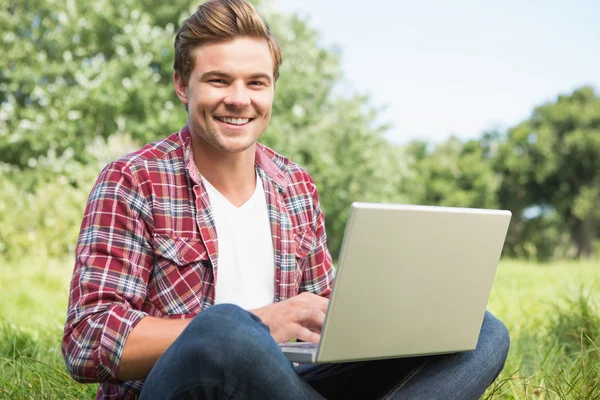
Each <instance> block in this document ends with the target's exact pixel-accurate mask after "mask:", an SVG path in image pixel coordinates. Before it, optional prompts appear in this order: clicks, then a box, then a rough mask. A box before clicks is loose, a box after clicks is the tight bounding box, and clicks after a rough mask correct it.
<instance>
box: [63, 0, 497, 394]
mask: <svg viewBox="0 0 600 400" xmlns="http://www.w3.org/2000/svg"><path fill="white" fill-rule="evenodd" d="M280 64H281V52H280V49H279V46H278V45H277V42H276V40H275V38H274V37H273V36H272V34H271V32H270V31H269V29H268V27H267V25H266V24H265V23H264V22H263V20H262V19H261V18H260V16H259V15H258V14H257V12H256V10H255V9H254V8H253V6H252V5H251V4H250V3H248V2H247V1H246V0H216V1H210V2H208V3H206V4H204V5H202V6H200V7H199V8H198V11H197V12H196V13H195V14H194V15H192V16H191V17H190V18H189V19H188V20H187V21H185V22H184V24H183V25H182V27H181V28H180V29H179V31H178V33H177V36H176V39H175V65H174V67H175V73H174V77H173V81H174V85H175V90H176V92H177V96H178V97H179V99H180V100H181V102H182V103H183V104H184V105H185V107H186V109H187V110H188V122H187V125H186V126H185V127H184V128H182V129H181V130H180V131H179V132H177V133H174V134H172V135H171V136H169V137H167V138H166V139H163V140H160V141H158V142H155V143H151V144H148V145H146V146H144V147H142V148H141V149H140V150H138V151H136V152H135V153H133V154H130V155H127V156H125V157H123V158H121V159H119V160H117V161H115V162H113V163H111V164H109V165H108V166H107V167H106V168H105V169H104V170H103V171H102V173H101V174H100V177H99V178H98V181H97V182H96V184H95V186H94V188H93V189H92V192H91V194H90V198H89V200H88V204H87V207H86V211H85V215H84V218H83V223H82V226H81V232H80V235H79V240H78V245H77V252H76V264H75V269H74V274H73V279H72V283H71V293H70V297H69V310H68V316H67V321H66V325H65V332H64V340H63V354H64V357H65V360H66V364H67V366H68V369H69V371H70V372H71V374H72V375H73V377H74V379H76V380H78V381H81V382H102V384H101V385H100V387H99V390H98V398H107V399H108V398H110V399H116V398H125V399H131V398H137V397H138V396H140V395H141V398H142V399H188V398H198V399H205V398H222V397H227V398H229V397H231V398H257V399H311V398H322V396H324V397H326V398H346V397H348V396H352V397H358V398H375V397H381V396H387V397H386V398H411V399H413V398H422V399H434V398H443V399H461V398H464V399H474V398H478V397H479V396H480V395H481V393H483V391H484V390H485V389H486V387H487V386H488V385H490V384H491V383H492V381H493V380H494V379H495V377H496V376H497V375H498V373H499V372H500V371H501V369H502V367H503V364H504V360H505V358H506V354H507V351H508V334H507V331H506V328H505V327H504V325H503V324H502V323H501V322H500V321H498V320H497V319H495V318H494V317H493V316H491V315H490V314H487V315H486V317H485V320H484V323H483V327H482V331H481V335H480V340H479V344H478V347H477V349H476V350H474V351H472V352H467V353H460V354H455V355H449V356H437V357H421V358H412V359H396V360H385V361H372V362H362V363H346V364H332V365H319V366H313V365H303V366H297V367H294V365H293V364H292V363H290V362H288V361H287V360H286V359H285V357H284V356H283V355H282V353H281V351H280V350H279V347H278V345H277V343H278V342H284V341H288V340H290V339H292V338H298V339H300V340H304V341H310V342H315V343H317V342H318V341H319V338H320V335H319V332H320V328H321V327H322V325H323V321H324V317H325V311H326V309H327V303H328V297H329V294H330V292H331V286H332V281H333V278H334V270H333V265H332V260H331V256H330V254H329V251H328V249H327V245H326V235H325V226H324V217H323V212H322V210H321V208H320V205H319V198H318V195H317V190H316V187H315V184H314V182H313V181H312V179H311V178H310V176H309V175H308V174H307V173H306V172H305V171H304V170H303V169H302V168H301V167H299V166H298V165H296V164H294V163H293V162H291V161H290V160H288V159H287V158H285V157H283V156H281V155H278V154H276V153H275V152H274V151H273V150H271V149H269V148H266V147H265V146H263V145H261V144H259V143H257V141H258V139H259V138H260V136H261V135H262V133H263V132H264V131H265V129H266V128H267V125H268V123H269V119H270V116H271V108H272V104H273V99H274V88H275V82H276V81H277V78H278V71H279V66H280Z"/></svg>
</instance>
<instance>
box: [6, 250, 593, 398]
mask: <svg viewBox="0 0 600 400" xmlns="http://www.w3.org/2000/svg"><path fill="white" fill-rule="evenodd" d="M71 272H72V264H71V263H70V262H69V261H64V260H63V261H48V262H37V263H33V262H28V261H22V262H20V263H17V264H8V263H7V262H2V260H0V274H1V276H2V280H0V398H2V399H3V398H10V399H88V398H93V397H94V395H95V391H96V385H80V384H77V383H75V382H74V381H73V380H71V378H70V377H69V375H68V374H67V372H66V369H65V367H64V363H63V361H62V356H61V353H60V338H61V333H62V326H63V323H64V319H65V316H66V304H67V297H68V286H69V281H70V277H71ZM599 286H600V266H598V265H595V264H594V263H587V264H586V263H556V264H552V265H532V264H527V263H524V262H516V261H503V262H502V263H501V264H500V267H499V269H498V274H497V277H496V281H495V283H494V289H493V291H492V296H491V299H490V303H489V309H490V311H492V312H493V313H494V314H495V315H496V316H498V317H499V318H500V319H501V320H503V321H504V322H505V324H506V325H507V326H508V328H509V331H510V334H511V350H510V353H509V357H508V359H507V362H506V366H505V369H504V371H503V372H502V374H501V375H500V377H499V379H498V380H497V381H496V383H495V384H494V385H493V386H492V387H491V388H490V389H489V390H488V391H487V392H486V394H485V396H484V398H485V399H527V400H529V399H536V400H538V399H540V400H547V399H600V379H599V378H600V349H599V348H598V347H600V304H599V303H600V295H599V294H598V293H599V291H598V289H599Z"/></svg>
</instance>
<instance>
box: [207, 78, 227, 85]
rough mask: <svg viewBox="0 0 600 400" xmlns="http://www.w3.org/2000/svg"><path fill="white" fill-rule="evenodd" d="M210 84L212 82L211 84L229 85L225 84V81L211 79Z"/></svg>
mask: <svg viewBox="0 0 600 400" xmlns="http://www.w3.org/2000/svg"><path fill="white" fill-rule="evenodd" d="M208 82H210V83H216V84H220V85H224V84H226V83H227V82H225V80H224V79H211V80H209V81H208Z"/></svg>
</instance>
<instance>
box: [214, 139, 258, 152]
mask: <svg viewBox="0 0 600 400" xmlns="http://www.w3.org/2000/svg"><path fill="white" fill-rule="evenodd" d="M255 143H256V141H255V140H254V141H247V140H246V141H220V143H219V145H218V146H217V147H218V148H219V149H220V150H221V151H223V152H225V153H242V152H244V151H246V150H248V149H249V148H250V147H252V145H253V144H255Z"/></svg>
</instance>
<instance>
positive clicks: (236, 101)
mask: <svg viewBox="0 0 600 400" xmlns="http://www.w3.org/2000/svg"><path fill="white" fill-rule="evenodd" d="M223 102H224V103H225V105H227V106H231V107H246V106H249V105H250V96H249V94H248V88H246V85H245V84H244V83H243V82H236V83H235V84H233V85H231V86H230V87H229V92H228V93H227V95H226V96H225V99H224V100H223Z"/></svg>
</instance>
